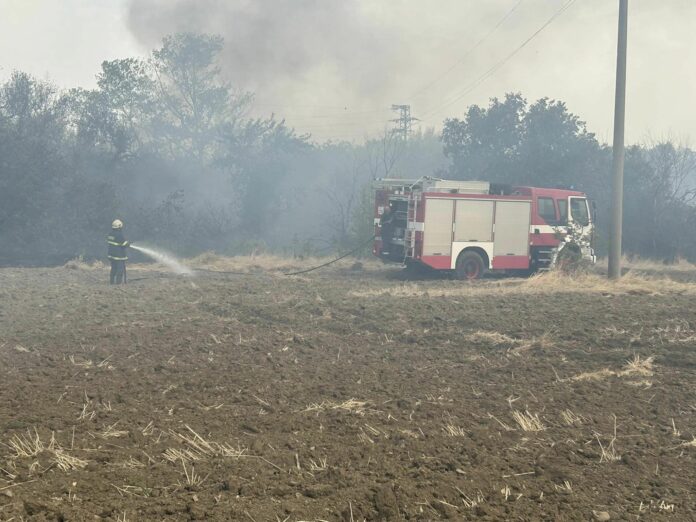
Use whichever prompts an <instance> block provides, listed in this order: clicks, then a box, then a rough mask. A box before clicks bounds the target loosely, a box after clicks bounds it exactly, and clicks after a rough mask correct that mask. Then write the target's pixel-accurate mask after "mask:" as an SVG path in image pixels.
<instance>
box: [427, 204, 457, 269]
mask: <svg viewBox="0 0 696 522" xmlns="http://www.w3.org/2000/svg"><path fill="white" fill-rule="evenodd" d="M453 211H454V200H451V199H434V198H433V199H431V198H428V199H426V201H425V224H424V227H423V231H424V232H423V255H424V256H450V255H452V216H453Z"/></svg>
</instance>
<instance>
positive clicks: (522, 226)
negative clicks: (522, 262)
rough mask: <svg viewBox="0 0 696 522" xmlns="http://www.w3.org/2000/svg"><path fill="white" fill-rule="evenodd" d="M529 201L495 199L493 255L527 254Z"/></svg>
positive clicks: (529, 215)
mask: <svg viewBox="0 0 696 522" xmlns="http://www.w3.org/2000/svg"><path fill="white" fill-rule="evenodd" d="M530 217H531V202H529V201H496V203H495V242H494V245H493V256H494V257H497V256H528V255H529V221H530Z"/></svg>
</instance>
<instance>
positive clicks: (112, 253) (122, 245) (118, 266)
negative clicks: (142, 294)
mask: <svg viewBox="0 0 696 522" xmlns="http://www.w3.org/2000/svg"><path fill="white" fill-rule="evenodd" d="M106 242H107V244H108V245H109V252H108V257H109V261H111V274H110V275H109V283H110V284H112V285H113V284H117V285H120V284H121V283H123V284H126V283H127V282H128V280H127V278H126V261H128V255H127V254H126V248H128V247H129V246H130V243H129V242H128V241H126V238H125V237H124V236H123V221H121V220H120V219H115V220H114V222H113V223H111V233H110V234H109V235H108V237H107V238H106Z"/></svg>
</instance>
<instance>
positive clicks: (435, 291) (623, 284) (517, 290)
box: [348, 271, 696, 298]
mask: <svg viewBox="0 0 696 522" xmlns="http://www.w3.org/2000/svg"><path fill="white" fill-rule="evenodd" d="M567 293H581V294H600V295H623V294H644V295H670V294H691V295H696V284H694V283H687V282H680V281H674V280H673V279H669V278H667V277H651V276H647V275H645V274H639V273H633V272H630V273H628V274H626V275H625V276H623V277H622V278H621V279H619V280H617V281H612V280H609V279H607V278H606V277H604V276H601V275H598V274H574V275H569V274H564V273H562V272H560V271H550V272H544V273H540V274H537V275H535V276H532V277H530V278H528V279H524V280H519V279H501V280H497V281H488V280H484V281H480V282H477V283H475V284H464V283H462V284H452V283H449V284H448V285H447V286H439V285H438V283H434V282H428V283H422V284H421V283H406V284H401V285H398V286H392V287H387V288H378V289H367V290H354V291H351V292H348V295H349V296H352V297H358V298H374V297H380V296H389V297H397V298H408V297H430V298H438V297H471V296H480V295H548V294H567Z"/></svg>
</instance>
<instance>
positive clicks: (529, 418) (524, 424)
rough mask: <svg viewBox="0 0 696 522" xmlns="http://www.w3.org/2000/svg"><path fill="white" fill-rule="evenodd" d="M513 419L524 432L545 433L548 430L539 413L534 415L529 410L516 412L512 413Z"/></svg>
mask: <svg viewBox="0 0 696 522" xmlns="http://www.w3.org/2000/svg"><path fill="white" fill-rule="evenodd" d="M512 418H513V419H515V422H516V423H517V425H518V426H519V427H520V428H521V429H522V431H543V430H545V429H546V426H544V423H543V422H542V421H541V419H540V418H539V414H538V413H537V414H532V413H529V411H527V410H525V411H524V412H521V411H517V410H515V411H514V412H512Z"/></svg>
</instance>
